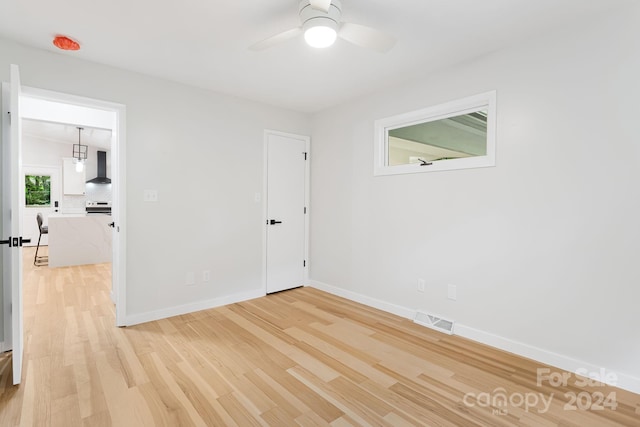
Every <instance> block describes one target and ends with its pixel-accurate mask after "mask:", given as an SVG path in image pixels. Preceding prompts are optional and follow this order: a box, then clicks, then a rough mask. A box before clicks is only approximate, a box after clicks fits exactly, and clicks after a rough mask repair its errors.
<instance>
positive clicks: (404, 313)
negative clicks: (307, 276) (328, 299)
mask: <svg viewBox="0 0 640 427" xmlns="http://www.w3.org/2000/svg"><path fill="white" fill-rule="evenodd" d="M309 286H311V287H312V288H316V289H320V290H321V291H325V292H328V293H330V294H333V295H337V296H339V297H343V298H346V299H348V300H351V301H355V302H359V303H361V304H364V305H367V306H369V307H373V308H377V309H379V310H382V311H386V312H387V313H391V314H395V315H396V316H400V317H404V318H405V319H413V317H414V316H415V314H416V312H415V310H409V309H408V308H405V307H402V306H399V305H395V304H391V303H388V302H386V301H382V300H379V299H376V298H371V297H368V296H365V295H362V294H359V293H356V292H352V291H347V290H345V289H341V288H337V287H335V286H331V285H327V284H326V283H322V282H318V281H317V280H309Z"/></svg>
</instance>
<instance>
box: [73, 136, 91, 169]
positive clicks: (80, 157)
mask: <svg viewBox="0 0 640 427" xmlns="http://www.w3.org/2000/svg"><path fill="white" fill-rule="evenodd" d="M77 129H78V143H77V144H73V163H75V164H76V172H82V171H83V170H84V162H86V161H87V152H88V150H89V146H87V145H82V143H81V142H80V133H81V132H82V131H83V130H84V128H81V127H78V128H77Z"/></svg>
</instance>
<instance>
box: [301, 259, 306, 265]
mask: <svg viewBox="0 0 640 427" xmlns="http://www.w3.org/2000/svg"><path fill="white" fill-rule="evenodd" d="M302 266H303V267H306V266H307V260H306V259H305V260H303V261H302Z"/></svg>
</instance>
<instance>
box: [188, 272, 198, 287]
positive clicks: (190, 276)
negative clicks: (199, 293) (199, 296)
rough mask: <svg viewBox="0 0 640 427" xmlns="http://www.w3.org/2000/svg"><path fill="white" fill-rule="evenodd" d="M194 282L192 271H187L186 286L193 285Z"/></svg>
mask: <svg viewBox="0 0 640 427" xmlns="http://www.w3.org/2000/svg"><path fill="white" fill-rule="evenodd" d="M195 284H196V275H195V273H194V272H193V271H189V272H188V273H187V286H193V285H195Z"/></svg>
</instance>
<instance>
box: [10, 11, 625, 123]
mask: <svg viewBox="0 0 640 427" xmlns="http://www.w3.org/2000/svg"><path fill="white" fill-rule="evenodd" d="M635 1H636V0H483V1H479V0H393V1H392V0H343V7H342V9H343V13H342V19H343V20H344V21H347V22H353V23H357V24H363V25H367V26H371V27H375V28H377V29H380V30H383V31H385V32H388V33H391V34H393V35H395V36H396V38H397V40H398V42H397V44H396V46H395V47H394V48H393V49H392V50H391V51H390V52H388V53H386V54H380V53H376V52H373V51H368V50H366V49H363V48H359V47H356V46H353V45H351V44H349V43H347V42H345V41H343V40H338V41H337V42H336V44H335V45H334V46H332V47H330V48H327V49H323V50H317V49H313V48H311V47H308V46H306V45H305V44H304V42H303V40H302V38H297V39H294V40H289V41H287V42H285V43H284V44H282V45H279V46H275V47H273V48H270V49H268V50H265V51H261V52H254V51H250V50H248V47H249V46H250V45H252V44H253V43H255V42H257V41H260V40H262V39H264V38H266V37H269V36H271V35H274V34H276V33H279V32H281V31H284V30H287V29H290V28H293V27H296V26H298V25H299V22H298V14H297V11H298V0H217V1H215V0H209V1H204V0H181V1H175V0H174V1H166V0H165V1H157V0H136V1H130V0H111V1H102V2H96V1H81V0H58V1H50V0H0V10H1V11H2V13H1V14H0V37H5V38H8V39H13V40H17V41H19V42H21V43H24V44H27V45H31V46H34V47H37V48H40V49H44V50H48V51H52V52H53V51H55V52H59V53H60V54H63V55H69V56H73V57H78V58H82V59H86V60H89V61H94V62H99V63H103V64H108V65H112V66H115V67H119V68H124V69H128V70H132V71H137V72H140V73H144V74H148V75H152V76H157V77H161V78H165V79H169V80H173V81H176V82H181V83H185V84H188V85H192V86H197V87H201V88H206V89H211V90H213V91H216V92H221V93H227V94H232V95H237V96H240V97H243V98H247V99H252V100H256V101H260V102H265V103H268V104H272V105H277V106H282V107H286V108H290V109H293V110H298V111H303V112H315V111H319V110H322V109H325V108H328V107H331V106H334V105H337V104H340V103H343V102H346V101H348V100H350V99H353V98H356V97H359V96H362V95H365V94H367V93H371V92H374V91H376V90H377V89H379V88H381V87H385V86H392V85H395V84H397V83H400V82H402V81H405V80H407V79H410V78H414V77H418V76H420V75H424V74H425V73H427V72H429V71H430V70H434V69H437V68H441V67H444V66H447V65H451V64H454V63H458V62H462V61H466V60H469V59H471V58H474V57H477V56H480V55H483V54H485V53H489V52H492V51H495V50H497V49H500V48H502V47H505V46H508V45H512V44H514V43H517V42H518V41H521V40H523V39H527V38H534V37H537V36H540V35H542V34H544V33H546V32H548V31H550V30H553V29H555V28H560V27H562V26H567V25H572V24H574V23H576V22H578V21H585V20H592V19H593V20H595V19H597V18H598V17H599V16H601V15H602V14H603V13H605V12H606V11H607V10H610V9H614V8H618V7H625V6H627V5H630V4H632V3H634V2H635ZM58 34H61V35H67V36H69V37H71V38H73V39H75V40H77V41H78V42H79V43H80V44H81V45H82V49H81V50H80V51H78V52H62V51H59V50H57V49H56V48H55V47H54V46H53V45H52V39H53V37H54V36H55V35H58Z"/></svg>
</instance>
